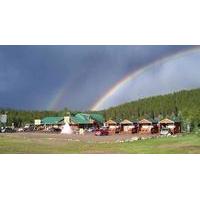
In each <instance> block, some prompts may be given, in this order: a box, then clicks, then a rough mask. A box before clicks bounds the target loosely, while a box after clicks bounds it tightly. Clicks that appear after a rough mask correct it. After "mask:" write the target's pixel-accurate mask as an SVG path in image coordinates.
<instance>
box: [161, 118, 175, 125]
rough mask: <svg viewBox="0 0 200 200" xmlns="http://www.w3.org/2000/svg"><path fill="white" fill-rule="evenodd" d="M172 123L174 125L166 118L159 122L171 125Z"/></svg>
mask: <svg viewBox="0 0 200 200" xmlns="http://www.w3.org/2000/svg"><path fill="white" fill-rule="evenodd" d="M173 123H174V121H172V120H170V119H168V118H166V119H163V120H161V121H160V124H173Z"/></svg>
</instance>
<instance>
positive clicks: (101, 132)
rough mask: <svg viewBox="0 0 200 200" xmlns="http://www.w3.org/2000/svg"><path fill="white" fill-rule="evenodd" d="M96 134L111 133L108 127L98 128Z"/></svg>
mask: <svg viewBox="0 0 200 200" xmlns="http://www.w3.org/2000/svg"><path fill="white" fill-rule="evenodd" d="M95 135H96V136H103V135H109V131H108V128H106V127H105V128H100V129H99V130H96V132H95Z"/></svg>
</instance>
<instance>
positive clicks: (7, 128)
mask: <svg viewBox="0 0 200 200" xmlns="http://www.w3.org/2000/svg"><path fill="white" fill-rule="evenodd" d="M14 132H15V130H14V129H12V128H10V127H1V133H14Z"/></svg>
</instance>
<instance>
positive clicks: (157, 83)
mask: <svg viewBox="0 0 200 200" xmlns="http://www.w3.org/2000/svg"><path fill="white" fill-rule="evenodd" d="M191 48H193V47H192V46H173V45H170V46H165V45H162V46H118V45H116V46H109V45H108V46H93V45H92V46H87V45H86V46H48V45H47V46H32V45H31V46H0V107H1V108H15V109H26V110H58V109H63V108H64V107H67V108H69V109H72V110H89V109H91V108H92V107H93V105H95V104H96V102H98V101H99V100H101V98H102V97H103V96H104V95H105V94H106V93H107V92H108V91H109V90H110V89H111V88H112V87H113V86H114V85H116V84H117V83H118V82H119V81H120V80H122V79H123V78H124V77H125V76H127V75H128V74H131V73H133V72H135V71H137V70H140V69H142V68H144V66H146V65H149V63H153V62H154V61H157V60H162V59H163V58H165V57H169V59H168V60H167V61H165V62H164V63H162V64H158V63H157V64H155V66H152V67H151V68H150V69H147V70H145V72H143V73H142V74H141V75H140V76H138V77H137V78H134V79H133V80H130V81H129V82H128V83H126V84H125V85H123V87H120V88H119V89H117V90H116V92H115V93H114V94H112V95H111V96H109V97H108V98H107V99H106V100H105V101H104V102H103V103H101V105H99V107H97V109H104V108H108V107H110V106H114V105H118V104H120V103H124V102H127V101H131V100H136V99H139V98H141V97H146V96H151V95H157V94H165V93H168V92H173V91H177V90H181V89H190V88H197V87H200V81H199V77H200V53H199V51H196V52H192V53H189V54H186V55H182V56H180V57H179V58H176V59H175V58H173V55H176V54H177V53H179V52H185V51H188V50H189V49H191ZM170 57H172V58H173V59H170ZM152 65H153V64H152ZM158 65H162V66H158Z"/></svg>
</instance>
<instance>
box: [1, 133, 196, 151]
mask: <svg viewBox="0 0 200 200" xmlns="http://www.w3.org/2000/svg"><path fill="white" fill-rule="evenodd" d="M0 153H1V154H5V153H12V154H20V153H33V154H38V153H45V154H46V153H61V154H62V153H69V154H71V153H122V154H123V153H140V154H186V153H191V154H192V153H200V135H197V134H188V135H183V136H179V137H164V138H155V139H147V140H139V141H134V142H124V143H115V142H109V143H103V142H86V141H73V140H71V141H70V140H66V139H63V138H59V137H58V138H57V137H54V138H52V137H50V136H45V137H37V135H36V136H34V137H33V136H32V137H29V135H28V134H26V135H17V136H16V135H15V134H8V135H7V134H3V135H0Z"/></svg>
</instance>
